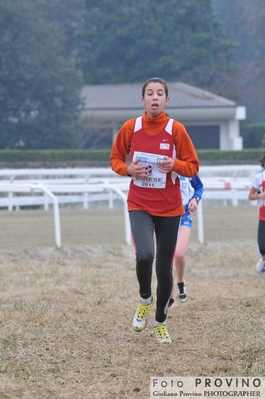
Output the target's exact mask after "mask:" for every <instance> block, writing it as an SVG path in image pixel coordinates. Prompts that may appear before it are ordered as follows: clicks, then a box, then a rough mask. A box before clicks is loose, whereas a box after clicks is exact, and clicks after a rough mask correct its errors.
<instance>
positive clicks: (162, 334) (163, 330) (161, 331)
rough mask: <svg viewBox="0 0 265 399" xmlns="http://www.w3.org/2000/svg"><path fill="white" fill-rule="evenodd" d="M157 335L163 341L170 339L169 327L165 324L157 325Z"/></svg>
mask: <svg viewBox="0 0 265 399" xmlns="http://www.w3.org/2000/svg"><path fill="white" fill-rule="evenodd" d="M155 333H156V336H157V337H158V338H161V339H165V338H169V334H168V331H167V327H166V326H164V325H163V324H160V325H157V326H156V327H155Z"/></svg>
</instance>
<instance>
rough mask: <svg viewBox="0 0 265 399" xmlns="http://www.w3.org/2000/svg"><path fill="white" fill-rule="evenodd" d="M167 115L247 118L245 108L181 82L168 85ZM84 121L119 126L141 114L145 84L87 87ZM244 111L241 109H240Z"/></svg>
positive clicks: (192, 120)
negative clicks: (143, 86) (143, 85)
mask: <svg viewBox="0 0 265 399" xmlns="http://www.w3.org/2000/svg"><path fill="white" fill-rule="evenodd" d="M167 84H168V89H169V98H170V101H169V103H168V104H167V113H169V115H170V116H171V117H172V118H174V119H178V120H179V121H181V122H182V123H187V122H189V123H200V124H202V123H204V122H205V121H208V122H210V121H213V120H214V121H223V120H230V119H245V109H244V110H243V108H244V107H238V106H237V103H236V102H234V101H231V100H228V99H227V98H224V97H221V96H217V95H216V94H214V93H211V92H209V91H206V90H203V89H200V88H198V87H194V86H191V85H188V84H186V83H181V82H168V83H167ZM81 96H82V98H83V99H84V111H83V114H82V117H83V121H84V122H85V123H86V124H87V125H90V126H92V125H94V126H108V127H113V128H115V127H117V126H120V125H121V124H122V123H124V121H125V120H127V119H131V118H135V117H137V116H139V115H142V113H143V111H144V108H143V104H142V101H141V97H142V84H141V83H133V84H109V85H89V86H84V87H83V89H82V92H81ZM241 108H242V109H241Z"/></svg>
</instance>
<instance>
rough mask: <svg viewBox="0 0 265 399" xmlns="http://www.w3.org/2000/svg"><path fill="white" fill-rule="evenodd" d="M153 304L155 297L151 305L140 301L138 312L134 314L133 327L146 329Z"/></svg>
mask: <svg viewBox="0 0 265 399" xmlns="http://www.w3.org/2000/svg"><path fill="white" fill-rule="evenodd" d="M152 305H153V299H152V302H151V303H150V305H147V304H145V303H141V302H139V304H138V306H137V309H136V312H135V314H134V316H133V322H132V328H133V330H134V331H142V330H144V329H145V327H146V325H147V322H148V316H149V313H150V310H151V307H152Z"/></svg>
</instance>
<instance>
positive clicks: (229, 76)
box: [0, 0, 265, 150]
mask: <svg viewBox="0 0 265 399" xmlns="http://www.w3.org/2000/svg"><path fill="white" fill-rule="evenodd" d="M264 37H265V3H264V0H255V2H253V1H252V0H233V1H231V0H200V1H199V2H198V1H197V0H167V1H166V2H157V3H155V4H154V3H153V2H151V1H150V0H145V1H144V2H143V1H140V0H136V1H133V2H132V1H131V0H122V1H120V0H75V1H72V0H23V1H21V0H1V2H0V149H28V150H29V149H84V148H100V147H104V145H105V146H106V147H107V148H109V146H110V143H109V142H106V141H104V140H99V139H97V138H96V136H95V132H91V137H90V136H89V135H87V134H84V126H82V124H81V122H80V112H81V111H82V106H83V104H82V99H81V97H80V90H81V88H82V87H83V86H84V85H85V84H103V83H104V84H106V83H137V82H140V83H141V82H143V81H145V80H146V79H147V78H148V77H150V76H154V75H157V76H161V77H163V78H165V79H166V80H167V81H181V82H184V83H188V84H191V85H194V86H197V87H200V88H203V89H206V90H209V91H212V92H214V93H216V94H219V95H221V96H223V97H226V98H229V99H231V100H234V101H236V102H238V103H239V104H241V105H246V107H247V118H248V119H247V121H244V122H243V123H242V136H243V138H244V148H262V147H264V145H265V138H264V136H265V129H264V128H265V112H264V108H265V90H264V87H265V74H264V68H265V44H264ZM100 135H102V137H103V138H104V132H100Z"/></svg>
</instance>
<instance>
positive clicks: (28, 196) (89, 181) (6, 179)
mask: <svg viewBox="0 0 265 399" xmlns="http://www.w3.org/2000/svg"><path fill="white" fill-rule="evenodd" d="M258 169H259V168H258V166H253V165H242V166H241V165H229V166H204V167H201V169H200V177H201V179H202V181H203V184H204V190H205V191H204V195H203V201H202V202H201V204H200V205H199V207H198V214H197V217H198V241H199V242H200V243H203V242H204V233H203V232H204V228H203V205H202V204H203V202H204V201H208V200H210V201H212V200H219V201H220V200H221V201H222V202H223V205H226V204H227V203H228V202H229V201H230V202H231V203H232V204H233V205H234V206H237V205H238V202H239V201H240V200H247V197H248V192H249V189H250V187H251V181H252V179H253V177H254V175H255V174H256V173H257V171H258ZM129 183H130V178H126V177H122V176H118V175H117V174H115V173H114V172H113V171H112V170H111V169H110V168H65V169H2V170H1V169H0V207H2V208H8V210H9V211H12V210H13V209H14V208H15V209H17V210H18V209H19V208H20V207H21V206H33V205H40V206H43V207H44V209H48V207H49V205H50V204H52V205H53V211H54V228H55V243H56V245H57V246H58V247H60V246H61V228H60V211H59V207H60V204H63V203H70V204H73V203H78V202H81V203H82V204H83V207H84V208H85V209H87V208H88V207H89V203H91V202H94V201H99V200H101V201H102V200H105V201H108V206H109V208H110V209H112V208H113V203H114V200H116V199H119V200H121V201H122V204H123V209H124V223H125V240H126V243H127V244H129V245H130V244H131V234H130V223H129V217H128V212H127V192H128V187H129Z"/></svg>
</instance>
